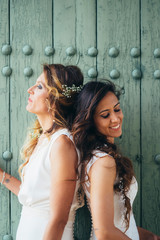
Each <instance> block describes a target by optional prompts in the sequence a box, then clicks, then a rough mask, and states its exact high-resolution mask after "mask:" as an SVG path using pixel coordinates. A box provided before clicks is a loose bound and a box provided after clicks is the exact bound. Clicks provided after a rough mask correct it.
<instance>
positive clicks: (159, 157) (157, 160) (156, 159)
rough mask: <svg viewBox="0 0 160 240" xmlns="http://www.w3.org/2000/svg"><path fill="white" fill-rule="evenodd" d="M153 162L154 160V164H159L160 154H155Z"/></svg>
mask: <svg viewBox="0 0 160 240" xmlns="http://www.w3.org/2000/svg"><path fill="white" fill-rule="evenodd" d="M154 160H155V162H156V163H157V164H160V154H157V155H156V156H155V158H154Z"/></svg>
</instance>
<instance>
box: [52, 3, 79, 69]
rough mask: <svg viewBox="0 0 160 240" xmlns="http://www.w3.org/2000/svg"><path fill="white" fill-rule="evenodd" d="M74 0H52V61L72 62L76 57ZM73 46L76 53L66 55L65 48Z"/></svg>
mask: <svg viewBox="0 0 160 240" xmlns="http://www.w3.org/2000/svg"><path fill="white" fill-rule="evenodd" d="M75 3H76V2H75V0H68V1H63V0H54V7H53V9H54V11H53V32H54V47H55V49H56V52H55V55H54V63H61V64H66V65H67V64H73V65H75V63H76V59H77V46H76V38H75V36H76V27H75V26H76V11H75ZM69 47H73V48H74V49H76V54H75V55H73V56H67V55H66V49H67V48H69Z"/></svg>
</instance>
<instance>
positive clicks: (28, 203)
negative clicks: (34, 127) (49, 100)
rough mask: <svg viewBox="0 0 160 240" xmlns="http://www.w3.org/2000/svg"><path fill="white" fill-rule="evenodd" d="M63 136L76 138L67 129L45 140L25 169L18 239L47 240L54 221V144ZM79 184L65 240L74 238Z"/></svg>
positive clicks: (66, 228) (19, 195)
mask: <svg viewBox="0 0 160 240" xmlns="http://www.w3.org/2000/svg"><path fill="white" fill-rule="evenodd" d="M60 135H67V136H68V137H69V138H70V139H71V140H72V136H71V135H70V133H69V132H68V130H67V129H61V130H58V131H57V132H55V133H54V134H53V135H52V136H51V138H50V139H49V140H48V138H46V139H44V141H43V143H42V145H41V146H40V147H39V149H37V150H38V151H37V150H36V152H35V153H34V154H32V156H31V158H30V160H29V163H28V164H27V165H26V166H25V168H24V178H23V180H22V184H21V188H20V191H19V194H18V199H19V202H20V203H21V204H22V212H21V218H20V222H19V226H18V230H17V235H16V240H42V239H43V235H44V232H45V229H46V226H47V224H48V221H49V218H50V200H49V198H50V187H51V164H50V158H49V155H50V151H51V147H52V145H53V144H54V142H55V140H56V139H57V138H58V137H59V136H60ZM72 141H73V140H72ZM78 185H79V182H78V181H77V184H76V190H75V194H74V199H73V202H72V206H71V209H70V214H69V219H68V222H67V224H66V226H65V229H64V232H63V236H62V240H72V239H73V222H74V217H75V210H76V209H77V208H78V202H77V199H76V191H77V189H78ZM64 200H65V199H64Z"/></svg>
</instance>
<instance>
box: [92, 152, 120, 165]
mask: <svg viewBox="0 0 160 240" xmlns="http://www.w3.org/2000/svg"><path fill="white" fill-rule="evenodd" d="M93 166H95V167H96V168H97V167H100V168H114V167H115V166H116V162H115V159H114V158H113V157H112V156H110V155H106V156H104V157H100V158H98V159H97V161H96V162H95V163H94V164H93Z"/></svg>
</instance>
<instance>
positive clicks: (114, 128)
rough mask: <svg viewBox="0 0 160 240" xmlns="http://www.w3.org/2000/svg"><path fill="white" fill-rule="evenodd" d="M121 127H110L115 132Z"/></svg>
mask: <svg viewBox="0 0 160 240" xmlns="http://www.w3.org/2000/svg"><path fill="white" fill-rule="evenodd" d="M119 127H120V124H118V125H117V126H114V127H110V128H111V129H113V130H117V129H119Z"/></svg>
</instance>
